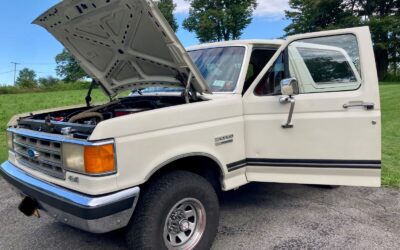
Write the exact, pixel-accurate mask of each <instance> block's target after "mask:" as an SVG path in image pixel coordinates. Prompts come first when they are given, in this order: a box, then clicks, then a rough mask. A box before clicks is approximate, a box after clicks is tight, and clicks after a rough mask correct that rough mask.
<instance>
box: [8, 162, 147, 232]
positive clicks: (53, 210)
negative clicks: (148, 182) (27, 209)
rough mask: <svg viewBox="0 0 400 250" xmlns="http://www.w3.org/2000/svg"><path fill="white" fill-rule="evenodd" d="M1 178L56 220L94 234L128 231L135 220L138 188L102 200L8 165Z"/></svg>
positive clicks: (112, 194) (100, 197)
mask: <svg viewBox="0 0 400 250" xmlns="http://www.w3.org/2000/svg"><path fill="white" fill-rule="evenodd" d="M0 175H2V176H3V177H4V179H5V180H6V181H7V182H8V183H9V184H10V185H11V186H12V187H13V188H14V189H16V190H17V191H18V192H19V193H21V194H22V195H25V196H29V197H31V198H33V199H35V200H36V201H37V202H38V204H39V206H40V207H39V208H40V209H42V210H44V211H46V212H47V213H48V214H49V215H50V216H52V217H54V218H55V219H57V220H59V221H61V222H63V223H66V224H68V225H71V226H73V227H76V228H80V229H82V230H85V231H88V232H92V233H106V232H110V231H113V230H116V229H119V228H122V227H125V226H126V225H127V224H128V222H129V220H130V218H131V217H132V214H133V211H134V209H135V206H136V203H137V200H138V198H139V192H140V189H139V187H133V188H129V189H126V190H122V191H119V192H116V193H111V194H107V195H102V196H89V195H85V194H81V193H77V192H74V191H71V190H69V189H65V188H63V187H60V186H56V185H54V184H51V183H49V182H45V181H43V180H40V179H38V178H35V177H33V176H31V175H29V174H27V173H26V172H24V171H22V170H21V169H19V168H17V167H16V166H14V165H13V164H12V163H10V162H9V161H6V162H4V163H3V164H1V166H0Z"/></svg>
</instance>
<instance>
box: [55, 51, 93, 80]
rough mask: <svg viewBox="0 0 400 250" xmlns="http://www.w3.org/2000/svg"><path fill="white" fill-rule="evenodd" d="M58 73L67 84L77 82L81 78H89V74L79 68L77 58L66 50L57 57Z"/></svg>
mask: <svg viewBox="0 0 400 250" xmlns="http://www.w3.org/2000/svg"><path fill="white" fill-rule="evenodd" d="M56 63H57V67H56V72H57V75H59V76H60V77H62V78H63V80H64V81H66V82H75V81H77V80H79V79H81V78H84V77H87V74H86V73H85V71H83V69H82V68H81V67H80V66H79V64H78V62H77V61H76V60H75V58H74V57H73V56H72V55H71V54H70V53H69V52H68V51H67V50H66V49H63V51H62V52H61V53H60V54H58V55H57V56H56Z"/></svg>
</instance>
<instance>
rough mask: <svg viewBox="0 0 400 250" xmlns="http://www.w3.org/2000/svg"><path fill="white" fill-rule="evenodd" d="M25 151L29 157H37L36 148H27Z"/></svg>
mask: <svg viewBox="0 0 400 250" xmlns="http://www.w3.org/2000/svg"><path fill="white" fill-rule="evenodd" d="M26 153H27V154H28V156H29V157H30V158H38V157H39V152H37V151H36V150H34V149H31V148H30V149H28V150H27V151H26Z"/></svg>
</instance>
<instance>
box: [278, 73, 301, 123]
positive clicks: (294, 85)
mask: <svg viewBox="0 0 400 250" xmlns="http://www.w3.org/2000/svg"><path fill="white" fill-rule="evenodd" d="M281 91H282V95H284V96H283V97H281V98H279V102H280V103H282V104H285V103H290V109H289V116H288V119H287V121H286V122H285V123H284V124H282V128H293V124H292V116H293V111H294V105H295V103H296V101H295V99H294V97H292V96H293V95H298V94H299V92H300V91H299V84H298V82H297V79H296V78H286V79H283V80H282V81H281Z"/></svg>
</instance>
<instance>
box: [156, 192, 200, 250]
mask: <svg viewBox="0 0 400 250" xmlns="http://www.w3.org/2000/svg"><path fill="white" fill-rule="evenodd" d="M205 228H206V210H205V209H204V206H203V204H201V202H200V201H199V200H197V199H194V198H186V199H183V200H180V201H179V202H177V203H176V204H175V205H174V206H173V207H172V209H171V210H170V211H169V213H168V215H167V218H166V220H165V225H164V234H163V237H164V242H165V245H166V247H167V248H168V249H192V248H194V247H195V246H196V245H197V244H198V243H199V241H200V239H201V237H202V236H203V233H204V231H205Z"/></svg>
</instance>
